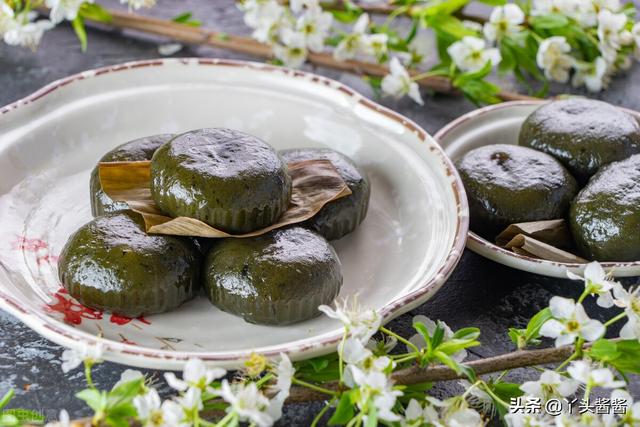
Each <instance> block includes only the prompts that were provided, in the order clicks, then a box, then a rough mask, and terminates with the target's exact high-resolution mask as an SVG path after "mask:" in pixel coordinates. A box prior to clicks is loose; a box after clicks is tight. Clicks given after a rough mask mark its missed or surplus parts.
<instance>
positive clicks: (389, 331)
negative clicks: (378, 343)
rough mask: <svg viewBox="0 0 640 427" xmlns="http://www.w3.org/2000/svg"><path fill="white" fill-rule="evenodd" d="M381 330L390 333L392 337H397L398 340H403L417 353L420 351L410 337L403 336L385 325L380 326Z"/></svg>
mask: <svg viewBox="0 0 640 427" xmlns="http://www.w3.org/2000/svg"><path fill="white" fill-rule="evenodd" d="M380 332H382V333H385V334H387V335H389V336H390V337H394V338H395V339H397V340H398V342H401V343H403V344H405V345H406V346H407V347H409V348H410V349H411V350H413V351H415V352H416V353H420V349H419V348H418V347H417V346H416V345H415V344H413V343H412V342H411V341H409V340H408V339H406V338H403V337H401V336H400V335H398V334H396V333H395V332H393V331H391V330H389V329H387V328H385V327H384V326H381V327H380Z"/></svg>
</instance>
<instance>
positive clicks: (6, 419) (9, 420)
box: [0, 412, 20, 427]
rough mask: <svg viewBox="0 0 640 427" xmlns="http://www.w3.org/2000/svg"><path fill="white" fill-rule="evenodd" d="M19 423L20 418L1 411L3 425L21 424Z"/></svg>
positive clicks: (0, 419)
mask: <svg viewBox="0 0 640 427" xmlns="http://www.w3.org/2000/svg"><path fill="white" fill-rule="evenodd" d="M19 425H20V420H18V418H16V416H15V415H12V414H6V413H2V412H0V426H1V427H11V426H19Z"/></svg>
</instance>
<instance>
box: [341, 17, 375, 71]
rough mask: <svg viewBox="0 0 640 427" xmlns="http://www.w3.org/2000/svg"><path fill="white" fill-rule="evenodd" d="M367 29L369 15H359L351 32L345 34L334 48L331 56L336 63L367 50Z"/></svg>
mask: <svg viewBox="0 0 640 427" xmlns="http://www.w3.org/2000/svg"><path fill="white" fill-rule="evenodd" d="M368 27H369V15H368V14H366V13H363V14H362V15H360V17H359V18H358V20H357V21H356V23H355V25H354V26H353V30H352V31H351V33H350V34H347V35H346V36H345V37H344V38H343V39H342V40H341V41H340V43H338V46H336V48H335V50H334V51H333V56H334V58H335V59H336V60H337V61H345V60H347V59H353V58H355V56H356V55H357V54H358V53H362V52H364V51H366V50H368V49H369V48H370V47H369V46H368V43H369V40H368V37H367V34H366V33H367V28H368Z"/></svg>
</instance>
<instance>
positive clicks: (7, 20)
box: [0, 0, 16, 36]
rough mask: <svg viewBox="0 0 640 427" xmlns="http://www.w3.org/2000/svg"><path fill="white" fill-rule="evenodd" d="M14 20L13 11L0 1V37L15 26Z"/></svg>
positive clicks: (2, 0)
mask: <svg viewBox="0 0 640 427" xmlns="http://www.w3.org/2000/svg"><path fill="white" fill-rule="evenodd" d="M14 18H15V16H14V13H13V9H12V8H11V7H10V6H9V5H8V4H7V3H6V2H5V1H4V0H0V36H3V35H4V33H6V32H7V31H9V30H10V29H12V28H13V27H14V26H15V25H16V21H15V19H14Z"/></svg>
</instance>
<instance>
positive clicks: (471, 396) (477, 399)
mask: <svg viewBox="0 0 640 427" xmlns="http://www.w3.org/2000/svg"><path fill="white" fill-rule="evenodd" d="M460 385H461V386H462V387H464V389H465V390H466V391H465V393H466V394H467V401H468V402H469V405H470V406H471V407H472V408H475V409H477V410H479V411H480V412H482V413H483V414H485V415H489V416H493V415H495V410H496V408H495V405H494V402H493V399H492V398H491V396H489V394H488V393H487V392H486V391H484V390H483V389H482V388H480V386H478V385H477V384H476V385H474V384H471V383H470V382H469V381H467V380H461V381H460Z"/></svg>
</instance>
